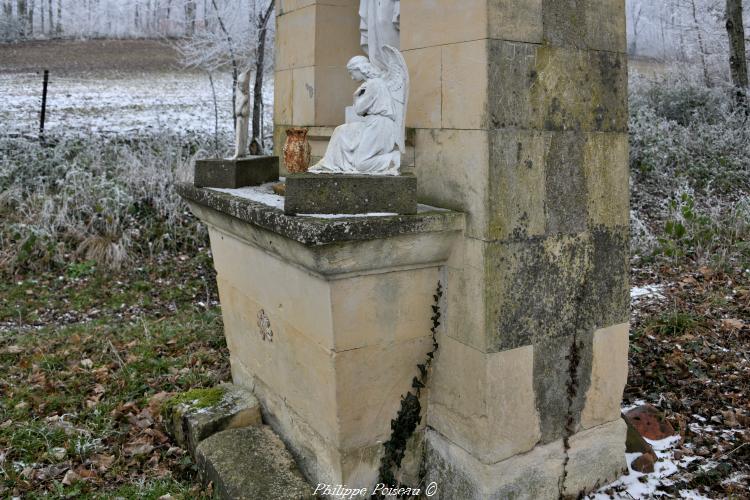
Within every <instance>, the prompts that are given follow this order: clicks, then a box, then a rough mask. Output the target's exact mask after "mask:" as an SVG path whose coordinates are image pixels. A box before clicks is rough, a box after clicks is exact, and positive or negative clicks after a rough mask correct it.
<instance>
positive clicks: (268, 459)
mask: <svg viewBox="0 0 750 500" xmlns="http://www.w3.org/2000/svg"><path fill="white" fill-rule="evenodd" d="M196 461H197V462H198V467H199V468H200V470H201V471H202V472H203V480H204V484H208V483H209V482H211V483H213V489H214V494H215V495H217V496H218V498H222V499H226V500H230V499H231V500H244V499H248V500H257V499H274V500H299V499H314V498H316V496H315V495H314V494H313V491H314V490H313V488H312V486H310V484H309V483H308V482H307V481H306V480H305V478H304V477H303V476H302V474H301V473H300V472H299V469H298V468H297V464H296V463H295V461H294V458H293V457H292V455H291V453H289V451H288V450H287V449H286V447H285V446H284V443H283V442H282V441H281V439H280V438H279V437H278V436H277V435H276V434H275V433H274V432H273V431H272V430H271V428H270V427H268V426H266V425H263V426H257V427H245V428H242V429H231V430H226V431H222V432H219V433H216V434H214V435H213V436H211V437H209V438H207V439H205V440H203V441H202V442H201V443H200V444H199V445H198V448H197V450H196Z"/></svg>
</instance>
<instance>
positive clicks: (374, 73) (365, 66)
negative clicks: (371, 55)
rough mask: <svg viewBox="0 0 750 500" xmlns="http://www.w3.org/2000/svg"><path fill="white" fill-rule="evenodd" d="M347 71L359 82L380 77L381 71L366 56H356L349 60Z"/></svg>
mask: <svg viewBox="0 0 750 500" xmlns="http://www.w3.org/2000/svg"><path fill="white" fill-rule="evenodd" d="M346 69H347V70H349V74H350V75H352V79H353V80H356V81H358V82H361V81H363V80H369V79H371V78H376V77H378V76H380V71H379V70H378V69H377V68H376V67H375V66H374V65H373V64H372V63H371V62H370V60H369V59H368V58H366V57H365V56H354V57H352V58H351V59H349V62H348V63H347V64H346Z"/></svg>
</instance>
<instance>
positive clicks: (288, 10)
mask: <svg viewBox="0 0 750 500" xmlns="http://www.w3.org/2000/svg"><path fill="white" fill-rule="evenodd" d="M277 4H278V8H277V16H276V68H275V76H274V78H275V80H274V82H275V92H274V120H273V121H274V154H277V155H279V156H280V157H281V162H282V163H281V169H282V172H285V167H284V165H283V155H281V154H280V153H281V148H282V147H283V145H284V140H285V139H286V134H285V131H286V129H287V128H289V127H292V126H294V127H309V128H310V133H309V134H308V138H309V139H310V143H311V145H312V149H313V151H312V154H313V157H314V158H318V157H321V156H322V155H323V154H324V153H325V146H326V145H327V143H328V139H329V138H330V136H331V133H332V131H333V128H334V127H335V126H337V125H341V124H342V123H344V108H345V107H346V106H350V105H351V104H352V94H353V93H354V90H355V89H356V85H355V83H354V82H353V81H352V79H351V78H350V77H349V74H348V72H347V70H346V63H347V61H349V59H350V58H351V57H353V56H355V55H357V54H360V53H361V52H362V50H361V48H360V46H359V37H360V34H359V13H358V11H359V0H280V1H279V2H277Z"/></svg>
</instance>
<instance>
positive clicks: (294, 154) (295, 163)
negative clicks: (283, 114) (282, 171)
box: [284, 128, 310, 174]
mask: <svg viewBox="0 0 750 500" xmlns="http://www.w3.org/2000/svg"><path fill="white" fill-rule="evenodd" d="M307 132H308V129H306V128H289V129H287V130H286V142H285V143H284V163H285V164H286V169H287V171H288V172H289V173H290V174H301V173H304V172H307V169H308V168H310V143H309V142H308V141H307Z"/></svg>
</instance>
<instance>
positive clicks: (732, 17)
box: [726, 0, 748, 109]
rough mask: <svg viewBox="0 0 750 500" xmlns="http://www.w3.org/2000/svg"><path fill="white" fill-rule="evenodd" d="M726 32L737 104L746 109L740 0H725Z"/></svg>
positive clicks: (745, 76)
mask: <svg viewBox="0 0 750 500" xmlns="http://www.w3.org/2000/svg"><path fill="white" fill-rule="evenodd" d="M726 17H727V33H728V34H729V67H730V69H731V70H732V83H733V84H734V86H735V87H736V89H737V91H736V94H737V104H738V105H740V106H743V107H745V109H747V104H748V103H747V87H748V75H747V58H746V55H747V52H746V48H745V27H744V25H743V22H742V0H727V12H726Z"/></svg>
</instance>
